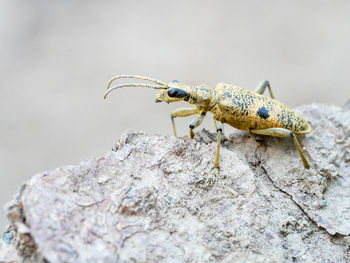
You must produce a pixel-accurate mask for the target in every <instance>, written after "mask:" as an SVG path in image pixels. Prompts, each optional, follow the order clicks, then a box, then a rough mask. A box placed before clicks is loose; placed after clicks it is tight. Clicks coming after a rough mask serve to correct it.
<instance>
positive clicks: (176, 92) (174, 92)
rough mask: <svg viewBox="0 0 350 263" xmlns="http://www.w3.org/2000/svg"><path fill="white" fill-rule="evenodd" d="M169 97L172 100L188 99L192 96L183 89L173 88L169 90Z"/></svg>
mask: <svg viewBox="0 0 350 263" xmlns="http://www.w3.org/2000/svg"><path fill="white" fill-rule="evenodd" d="M168 96H169V97H170V98H186V97H189V96H190V95H189V94H188V93H187V92H186V91H184V90H182V89H178V88H172V89H170V90H168Z"/></svg>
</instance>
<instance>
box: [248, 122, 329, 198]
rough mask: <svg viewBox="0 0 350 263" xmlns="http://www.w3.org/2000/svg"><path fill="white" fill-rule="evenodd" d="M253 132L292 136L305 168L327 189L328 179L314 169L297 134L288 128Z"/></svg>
mask: <svg viewBox="0 0 350 263" xmlns="http://www.w3.org/2000/svg"><path fill="white" fill-rule="evenodd" d="M251 132H252V133H255V134H260V135H269V136H274V137H292V139H293V141H294V144H295V147H296V148H297V150H298V153H299V156H300V158H301V160H302V162H303V165H304V168H305V169H306V170H307V171H308V172H309V173H310V174H311V175H313V176H316V178H317V180H318V181H319V182H320V183H321V185H322V187H323V192H325V191H326V190H327V180H326V178H324V177H323V176H321V175H319V174H318V173H317V172H316V171H315V170H314V169H312V168H310V164H309V162H308V161H307V160H306V158H305V155H304V153H303V150H302V149H301V147H300V144H299V141H298V139H297V137H296V136H295V134H294V133H293V132H292V131H290V130H287V129H283V128H270V129H261V130H251Z"/></svg>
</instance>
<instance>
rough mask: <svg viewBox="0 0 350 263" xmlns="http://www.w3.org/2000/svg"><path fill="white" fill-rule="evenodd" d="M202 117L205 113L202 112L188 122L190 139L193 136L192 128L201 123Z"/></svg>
mask: <svg viewBox="0 0 350 263" xmlns="http://www.w3.org/2000/svg"><path fill="white" fill-rule="evenodd" d="M204 117H205V113H202V114H201V115H200V116H199V117H196V118H194V119H193V120H192V121H191V123H190V136H191V139H193V137H194V132H193V129H194V128H197V127H198V126H199V125H200V124H201V123H202V121H203V120H204Z"/></svg>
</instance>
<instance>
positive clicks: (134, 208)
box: [0, 104, 350, 262]
mask: <svg viewBox="0 0 350 263" xmlns="http://www.w3.org/2000/svg"><path fill="white" fill-rule="evenodd" d="M297 111H299V112H300V113H301V114H302V115H303V116H304V117H305V118H306V119H307V120H308V121H310V123H311V125H312V126H313V128H314V130H315V131H314V133H313V134H311V135H306V136H305V137H304V138H300V142H301V144H302V145H303V146H304V149H305V153H306V156H307V158H308V159H309V160H310V164H311V165H312V166H313V167H314V168H315V170H317V171H319V173H320V174H321V175H323V176H325V177H326V178H328V185H329V187H328V190H327V192H325V193H324V194H323V197H324V198H325V199H326V200H327V205H325V206H324V204H325V202H324V201H323V202H322V197H321V195H322V193H321V187H320V185H319V183H318V181H317V180H316V178H313V177H310V176H309V175H308V174H307V172H306V171H304V169H303V168H302V163H301V160H300V158H299V155H298V153H297V150H296V149H295V147H294V144H293V141H292V140H291V139H290V138H272V137H266V136H256V135H252V134H249V133H246V132H242V131H237V132H235V133H233V134H231V135H229V136H228V137H224V138H223V143H222V148H221V149H222V150H221V158H220V159H221V170H220V177H219V179H218V181H217V182H216V184H215V185H214V187H213V188H212V189H207V188H206V187H205V183H204V181H205V178H206V177H207V176H208V174H209V173H210V171H211V168H212V165H213V159H214V154H215V148H216V144H215V135H214V134H211V133H209V132H207V131H201V132H199V133H197V134H196V136H195V139H194V140H190V139H189V138H187V137H185V138H176V137H174V136H160V135H152V136H151V135H147V134H145V133H142V132H134V131H127V132H125V133H124V134H123V136H122V138H121V139H120V140H119V141H118V142H117V143H116V145H115V147H114V148H113V150H112V151H110V152H109V153H108V154H107V155H106V156H105V157H103V158H99V159H93V160H88V161H84V162H82V163H81V164H80V165H77V166H63V167H60V168H57V169H56V170H54V171H50V172H44V173H40V174H37V175H35V176H34V177H33V178H32V179H31V180H30V181H29V182H28V183H27V184H25V185H24V186H23V187H22V190H21V191H20V193H19V194H18V196H17V198H16V200H14V201H12V202H10V203H9V204H8V205H7V207H6V211H7V214H8V216H9V218H10V220H11V223H12V225H11V227H10V228H9V231H8V232H6V233H5V234H7V235H8V234H13V235H14V238H13V239H12V240H10V239H9V238H7V241H8V242H10V243H11V244H10V245H5V243H4V242H2V244H1V245H0V251H1V252H0V261H4V262H11V260H12V261H13V262H16V261H17V260H18V258H17V259H16V258H15V255H13V254H12V257H13V258H11V253H10V254H9V253H8V250H9V249H12V250H13V249H14V248H16V249H17V250H18V251H19V253H20V257H21V258H22V259H23V258H24V261H29V260H34V261H36V262H43V261H44V260H46V261H47V262H215V261H216V262H217V261H221V262H350V110H349V108H345V107H344V108H340V107H336V106H325V105H318V104H312V105H308V106H303V107H299V108H298V109H297ZM310 188H312V189H313V190H311V189H310ZM6 237H8V236H6ZM5 239H6V238H5ZM6 253H7V255H8V257H7V258H6ZM9 255H10V256H9Z"/></svg>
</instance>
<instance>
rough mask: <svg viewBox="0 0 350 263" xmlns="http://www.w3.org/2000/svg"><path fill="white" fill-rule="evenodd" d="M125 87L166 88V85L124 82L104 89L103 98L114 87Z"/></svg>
mask: <svg viewBox="0 0 350 263" xmlns="http://www.w3.org/2000/svg"><path fill="white" fill-rule="evenodd" d="M125 87H141V88H150V89H168V87H167V86H157V85H152V84H142V83H125V84H119V85H117V86H114V87H112V88H109V87H108V89H107V90H106V92H105V95H104V98H105V99H106V97H107V95H108V94H109V93H110V92H111V91H113V90H115V89H120V88H125Z"/></svg>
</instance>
